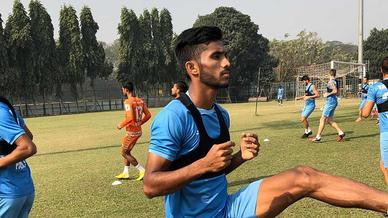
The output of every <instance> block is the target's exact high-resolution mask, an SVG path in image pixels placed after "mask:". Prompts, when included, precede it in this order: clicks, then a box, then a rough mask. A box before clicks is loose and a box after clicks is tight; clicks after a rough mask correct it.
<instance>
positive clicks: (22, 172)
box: [0, 102, 34, 198]
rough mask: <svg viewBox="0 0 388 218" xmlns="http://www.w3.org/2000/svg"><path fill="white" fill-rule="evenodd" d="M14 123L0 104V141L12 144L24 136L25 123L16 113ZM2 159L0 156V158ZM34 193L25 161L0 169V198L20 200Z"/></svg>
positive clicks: (5, 108)
mask: <svg viewBox="0 0 388 218" xmlns="http://www.w3.org/2000/svg"><path fill="white" fill-rule="evenodd" d="M16 114H17V118H18V123H19V124H18V123H16V121H15V119H14V117H13V115H12V112H11V110H10V109H9V108H8V106H7V105H6V104H4V103H1V102H0V140H5V141H6V142H8V143H9V144H13V143H14V142H15V141H16V139H18V138H19V137H20V136H21V135H23V134H25V131H24V129H23V127H24V125H25V123H24V120H23V118H22V117H21V116H20V115H19V113H17V112H16ZM2 157H4V156H3V155H1V154H0V158H2ZM33 192H34V185H33V182H32V178H31V172H30V168H29V167H28V164H27V162H26V161H25V160H23V161H20V162H19V163H16V164H12V165H9V166H7V167H3V168H0V198H20V197H24V196H26V195H30V194H32V193H33Z"/></svg>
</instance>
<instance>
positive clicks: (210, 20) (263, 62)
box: [194, 7, 277, 95]
mask: <svg viewBox="0 0 388 218" xmlns="http://www.w3.org/2000/svg"><path fill="white" fill-rule="evenodd" d="M204 25H207V26H218V27H219V28H220V29H221V30H222V32H223V36H224V37H223V41H224V42H225V45H226V48H227V50H228V57H229V60H230V62H231V72H232V77H231V79H230V85H231V86H238V87H244V86H246V85H249V84H251V83H253V82H254V83H256V81H257V73H258V71H259V69H260V68H262V69H272V68H273V67H275V66H276V65H277V63H276V61H275V59H274V58H273V57H271V56H270V55H269V54H268V52H269V41H268V40H267V39H266V38H265V37H263V36H262V35H261V34H258V31H259V27H258V25H257V24H255V23H253V22H252V21H251V19H250V17H249V16H248V15H245V14H243V13H241V12H239V11H237V10H236V9H234V8H230V7H219V8H217V9H216V10H215V11H214V12H213V13H211V14H208V15H204V16H199V17H198V19H197V20H196V21H195V23H194V27H198V26H204ZM263 72H264V71H263ZM265 72H266V73H267V74H265V75H261V76H262V77H263V78H265V77H272V75H271V74H272V72H271V71H268V70H267V71H265ZM237 93H239V92H238V90H235V91H233V92H231V93H230V94H232V95H233V94H237Z"/></svg>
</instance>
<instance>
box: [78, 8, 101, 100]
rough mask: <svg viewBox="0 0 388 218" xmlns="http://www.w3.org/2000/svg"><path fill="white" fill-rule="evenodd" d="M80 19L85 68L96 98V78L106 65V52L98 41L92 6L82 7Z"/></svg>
mask: <svg viewBox="0 0 388 218" xmlns="http://www.w3.org/2000/svg"><path fill="white" fill-rule="evenodd" d="M80 21H81V33H82V38H81V44H82V57H83V70H84V72H85V73H86V76H87V77H89V79H90V86H91V87H92V90H93V96H94V99H95V100H96V91H95V87H94V80H95V79H96V77H98V74H99V72H100V71H102V68H103V66H104V62H105V52H104V48H103V47H102V45H101V46H100V45H99V44H98V42H97V38H96V33H97V30H98V28H99V27H98V24H97V23H96V22H95V21H94V19H93V15H92V12H91V11H90V8H88V7H86V6H84V7H83V8H82V10H81V15H80ZM100 68H101V69H100Z"/></svg>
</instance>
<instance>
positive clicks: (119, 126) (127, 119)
mask: <svg viewBox="0 0 388 218" xmlns="http://www.w3.org/2000/svg"><path fill="white" fill-rule="evenodd" d="M125 107H129V109H128V110H127V109H125V119H124V120H123V121H121V122H120V123H119V124H117V129H122V128H123V127H126V126H127V125H128V124H129V123H131V122H133V119H134V117H133V111H132V108H131V106H130V105H127V106H125Z"/></svg>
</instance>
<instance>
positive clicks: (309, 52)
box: [270, 31, 355, 81]
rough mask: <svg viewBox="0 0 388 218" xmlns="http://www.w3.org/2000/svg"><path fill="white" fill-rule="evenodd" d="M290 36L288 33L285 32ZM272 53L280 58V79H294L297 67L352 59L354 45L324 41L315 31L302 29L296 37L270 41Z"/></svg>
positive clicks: (286, 35)
mask: <svg viewBox="0 0 388 218" xmlns="http://www.w3.org/2000/svg"><path fill="white" fill-rule="evenodd" d="M285 37H286V38H287V37H288V34H285ZM270 53H271V54H272V55H273V56H274V57H276V58H277V59H278V60H279V66H278V67H277V69H276V70H275V72H276V76H277V78H276V79H277V80H278V81H290V80H294V76H295V73H296V71H295V68H297V67H300V66H308V65H312V64H320V63H325V62H329V61H331V60H339V61H352V60H354V58H355V47H354V45H348V44H343V43H341V42H336V41H334V42H327V43H325V42H323V40H322V39H321V38H320V37H319V36H318V34H317V33H315V32H306V31H301V32H300V33H299V34H298V35H297V38H296V39H292V40H287V39H286V40H276V39H274V40H273V41H272V42H271V43H270Z"/></svg>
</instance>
